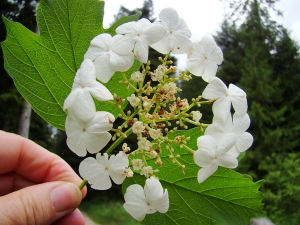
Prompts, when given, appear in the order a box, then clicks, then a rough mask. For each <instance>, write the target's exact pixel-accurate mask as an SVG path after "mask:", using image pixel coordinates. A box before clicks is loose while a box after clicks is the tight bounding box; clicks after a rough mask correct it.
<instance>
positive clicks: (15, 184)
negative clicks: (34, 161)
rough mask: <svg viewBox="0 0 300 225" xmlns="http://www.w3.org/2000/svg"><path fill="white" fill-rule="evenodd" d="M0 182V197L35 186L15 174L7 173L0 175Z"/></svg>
mask: <svg viewBox="0 0 300 225" xmlns="http://www.w3.org/2000/svg"><path fill="white" fill-rule="evenodd" d="M0 181H1V184H2V185H0V196H2V195H6V194H8V193H10V192H13V191H17V190H20V189H22V188H25V187H29V186H32V185H35V184H36V183H34V182H32V181H30V180H27V179H26V178H24V177H22V176H20V175H19V174H17V173H15V172H9V173H6V174H2V175H0ZM3 184H5V185H3Z"/></svg>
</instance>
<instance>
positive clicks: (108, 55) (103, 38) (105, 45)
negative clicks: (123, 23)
mask: <svg viewBox="0 0 300 225" xmlns="http://www.w3.org/2000/svg"><path fill="white" fill-rule="evenodd" d="M132 49H133V44H132V42H129V41H128V40H126V39H122V35H115V36H113V37H112V36H111V35H110V34H107V33H103V34H100V35H98V36H96V37H95V38H94V39H93V40H92V41H91V46H90V47H89V49H88V50H87V52H86V53H85V55H84V58H85V59H91V60H92V61H93V62H94V65H95V68H96V76H97V78H98V79H99V80H100V81H102V82H104V83H106V82H108V81H109V80H110V78H111V77H112V75H113V74H114V73H115V72H116V71H122V72H124V71H126V70H128V69H129V68H130V67H131V66H132V64H133V61H134V55H133V53H132V52H131V51H132Z"/></svg>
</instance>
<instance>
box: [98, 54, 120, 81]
mask: <svg viewBox="0 0 300 225" xmlns="http://www.w3.org/2000/svg"><path fill="white" fill-rule="evenodd" d="M94 64H95V68H96V76H97V78H98V79H99V80H100V81H102V82H104V83H107V82H108V81H109V80H110V78H111V77H112V75H113V74H114V73H115V70H114V69H113V67H112V65H111V63H110V56H109V54H108V53H105V54H103V55H101V56H99V57H98V58H97V59H96V60H95V61H94Z"/></svg>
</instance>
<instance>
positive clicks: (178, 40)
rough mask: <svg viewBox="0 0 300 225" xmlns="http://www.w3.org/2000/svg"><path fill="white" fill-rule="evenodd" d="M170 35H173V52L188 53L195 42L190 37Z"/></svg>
mask: <svg viewBox="0 0 300 225" xmlns="http://www.w3.org/2000/svg"><path fill="white" fill-rule="evenodd" d="M170 37H172V48H171V49H170V51H171V52H172V53H173V54H183V53H188V52H190V51H191V50H192V48H193V42H192V41H191V40H190V39H189V38H187V37H185V36H183V35H175V34H172V35H170Z"/></svg>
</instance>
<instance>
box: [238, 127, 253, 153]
mask: <svg viewBox="0 0 300 225" xmlns="http://www.w3.org/2000/svg"><path fill="white" fill-rule="evenodd" d="M237 138H238V139H237V142H236V147H237V149H238V150H239V152H244V151H246V150H247V149H248V148H250V146H251V145H252V143H253V137H252V135H251V134H249V133H248V132H244V133H241V134H238V135H237Z"/></svg>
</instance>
